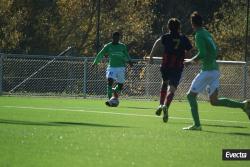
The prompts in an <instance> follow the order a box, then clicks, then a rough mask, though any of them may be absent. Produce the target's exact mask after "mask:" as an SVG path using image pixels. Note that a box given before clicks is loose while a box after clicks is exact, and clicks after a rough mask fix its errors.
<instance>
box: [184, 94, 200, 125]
mask: <svg viewBox="0 0 250 167" xmlns="http://www.w3.org/2000/svg"><path fill="white" fill-rule="evenodd" d="M187 99H188V102H189V104H190V107H191V112H192V117H193V120H194V124H195V125H196V126H200V118H199V113H198V104H197V100H196V97H195V96H192V95H190V94H188V95H187Z"/></svg>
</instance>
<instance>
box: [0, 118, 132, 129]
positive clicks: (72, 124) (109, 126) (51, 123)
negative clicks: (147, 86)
mask: <svg viewBox="0 0 250 167" xmlns="http://www.w3.org/2000/svg"><path fill="white" fill-rule="evenodd" d="M0 124H13V125H37V126H93V127H104V128H107V127H108V128H129V127H128V126H116V125H106V124H96V123H85V122H34V121H20V120H7V119H0Z"/></svg>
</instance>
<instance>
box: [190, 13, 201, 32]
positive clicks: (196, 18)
mask: <svg viewBox="0 0 250 167" xmlns="http://www.w3.org/2000/svg"><path fill="white" fill-rule="evenodd" d="M190 20H191V24H192V28H193V29H196V28H199V27H202V25H203V19H202V17H201V15H200V14H199V13H198V12H197V11H195V12H193V13H192V14H191V16H190Z"/></svg>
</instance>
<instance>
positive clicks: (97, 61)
mask: <svg viewBox="0 0 250 167" xmlns="http://www.w3.org/2000/svg"><path fill="white" fill-rule="evenodd" d="M107 53H108V45H105V46H104V47H103V48H102V50H101V51H100V52H99V53H98V54H97V55H96V58H95V60H94V64H98V63H100V61H101V60H102V58H103V56H104V55H106V54H107Z"/></svg>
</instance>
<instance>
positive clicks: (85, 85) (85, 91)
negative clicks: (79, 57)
mask: <svg viewBox="0 0 250 167" xmlns="http://www.w3.org/2000/svg"><path fill="white" fill-rule="evenodd" d="M87 65H88V58H85V59H84V71H83V72H84V73H83V97H84V98H85V99H86V98H87V72H88V71H87V70H88V68H87Z"/></svg>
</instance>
